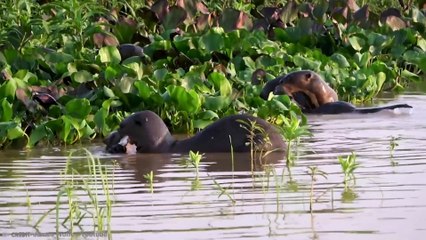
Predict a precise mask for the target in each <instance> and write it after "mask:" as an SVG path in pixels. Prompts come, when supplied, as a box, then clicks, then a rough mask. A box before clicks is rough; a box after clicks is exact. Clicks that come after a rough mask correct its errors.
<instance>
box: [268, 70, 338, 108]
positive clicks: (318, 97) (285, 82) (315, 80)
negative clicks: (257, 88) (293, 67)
mask: <svg viewBox="0 0 426 240" xmlns="http://www.w3.org/2000/svg"><path fill="white" fill-rule="evenodd" d="M271 91H273V93H274V94H275V95H281V94H287V95H289V96H290V97H293V98H294V96H293V95H294V94H295V93H297V92H303V93H304V94H305V95H306V96H308V97H309V99H310V102H311V103H312V104H313V106H314V107H315V108H317V107H319V106H321V105H323V104H325V103H329V102H335V101H337V100H338V97H337V93H336V92H335V91H334V90H333V89H332V88H331V87H330V86H328V84H327V83H326V82H325V81H324V80H323V79H322V77H321V76H320V75H318V74H317V73H315V72H313V71H309V70H302V71H296V72H292V73H289V74H287V75H285V76H282V77H278V78H276V79H274V80H272V81H269V82H268V83H267V84H266V85H265V87H264V91H262V93H261V97H262V98H263V99H267V97H268V95H269V93H270V92H271Z"/></svg>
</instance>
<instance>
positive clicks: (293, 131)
mask: <svg viewBox="0 0 426 240" xmlns="http://www.w3.org/2000/svg"><path fill="white" fill-rule="evenodd" d="M283 121H284V126H283V127H282V128H281V131H282V134H283V136H284V138H285V139H286V140H287V162H286V163H287V166H293V165H294V156H293V154H292V151H291V147H292V143H293V142H294V141H296V142H298V141H299V139H300V137H302V136H311V135H312V134H311V133H310V132H309V129H308V127H307V126H302V125H301V122H302V121H301V120H300V119H299V118H298V117H297V116H296V115H295V114H291V117H290V119H288V118H284V119H283Z"/></svg>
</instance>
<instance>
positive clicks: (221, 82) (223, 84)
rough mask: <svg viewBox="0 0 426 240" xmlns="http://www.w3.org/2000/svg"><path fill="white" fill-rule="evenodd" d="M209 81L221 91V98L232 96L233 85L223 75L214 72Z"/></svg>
mask: <svg viewBox="0 0 426 240" xmlns="http://www.w3.org/2000/svg"><path fill="white" fill-rule="evenodd" d="M208 80H209V81H210V82H212V83H213V84H214V87H215V89H219V92H220V95H221V96H230V95H231V94H232V86H231V83H230V82H229V80H228V79H227V78H226V77H225V76H224V75H223V74H222V73H219V72H212V73H211V74H210V75H209V77H208Z"/></svg>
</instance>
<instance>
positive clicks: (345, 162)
mask: <svg viewBox="0 0 426 240" xmlns="http://www.w3.org/2000/svg"><path fill="white" fill-rule="evenodd" d="M338 159H339V163H340V166H341V167H342V171H343V174H344V178H343V184H344V187H345V191H347V190H348V189H349V185H348V184H349V182H350V181H351V180H353V181H354V183H355V174H354V171H355V169H357V168H358V166H359V164H358V163H356V155H355V153H353V152H352V154H351V155H348V156H346V158H344V157H342V156H339V157H338Z"/></svg>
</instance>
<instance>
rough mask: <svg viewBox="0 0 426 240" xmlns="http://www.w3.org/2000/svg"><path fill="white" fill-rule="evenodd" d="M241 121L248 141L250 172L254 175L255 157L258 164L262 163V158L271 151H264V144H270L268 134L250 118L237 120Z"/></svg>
mask: <svg viewBox="0 0 426 240" xmlns="http://www.w3.org/2000/svg"><path fill="white" fill-rule="evenodd" d="M237 121H238V122H239V123H241V125H240V127H241V128H243V129H245V130H246V131H247V133H248V134H247V137H248V142H246V144H247V145H249V146H250V163H251V173H252V175H254V170H255V169H256V161H255V160H256V159H258V160H259V165H261V166H262V165H263V163H262V158H263V157H265V156H266V155H268V154H269V153H271V152H272V151H274V150H271V151H265V149H264V148H265V147H266V146H271V145H272V143H271V140H270V138H269V136H268V133H267V132H266V131H265V129H264V128H263V127H262V126H260V125H259V124H258V123H257V122H256V121H254V120H253V121H251V120H237Z"/></svg>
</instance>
